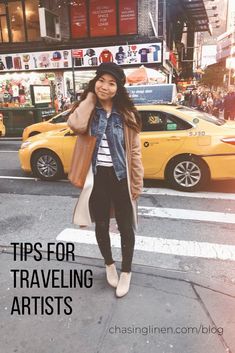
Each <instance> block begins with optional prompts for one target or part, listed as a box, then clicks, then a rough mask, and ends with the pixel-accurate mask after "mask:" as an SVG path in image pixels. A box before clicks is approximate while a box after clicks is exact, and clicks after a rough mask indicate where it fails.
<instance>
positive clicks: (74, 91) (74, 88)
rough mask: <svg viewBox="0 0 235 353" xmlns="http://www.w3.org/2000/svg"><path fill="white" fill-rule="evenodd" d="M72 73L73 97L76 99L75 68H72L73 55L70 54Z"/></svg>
mask: <svg viewBox="0 0 235 353" xmlns="http://www.w3.org/2000/svg"><path fill="white" fill-rule="evenodd" d="M72 75H73V97H74V101H75V100H76V87H75V70H74V57H73V55H72Z"/></svg>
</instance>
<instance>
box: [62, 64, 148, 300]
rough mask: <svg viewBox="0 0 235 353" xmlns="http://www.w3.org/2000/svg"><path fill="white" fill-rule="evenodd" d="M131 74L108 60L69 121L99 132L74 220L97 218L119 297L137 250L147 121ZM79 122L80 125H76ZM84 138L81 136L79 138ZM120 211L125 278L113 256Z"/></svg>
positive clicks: (109, 273)
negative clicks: (128, 84) (112, 229)
mask: <svg viewBox="0 0 235 353" xmlns="http://www.w3.org/2000/svg"><path fill="white" fill-rule="evenodd" d="M125 79H126V78H125V74H124V71H123V70H122V68H121V67H120V66H118V65H117V64H115V63H102V64H100V66H99V67H98V69H97V71H96V76H95V78H93V79H92V80H91V81H90V82H89V84H88V87H87V89H86V90H85V91H84V93H83V94H82V96H81V98H80V102H78V103H77V105H78V107H77V108H75V110H74V111H73V112H72V113H71V115H70V117H69V119H68V125H69V126H70V128H71V129H72V130H74V131H75V132H76V133H77V134H84V133H85V132H86V131H87V129H88V126H89V130H90V134H91V135H93V136H96V138H97V140H96V145H95V149H94V152H93V156H92V160H91V163H90V169H89V171H88V174H87V177H86V181H85V184H84V187H83V190H82V192H81V194H80V197H79V201H78V204H77V206H76V208H75V211H74V223H75V224H78V225H80V226H84V225H90V224H91V219H92V220H93V221H94V222H95V235H96V239H97V243H98V246H99V249H100V252H101V254H102V256H103V258H104V262H105V265H106V278H107V281H108V283H109V285H111V286H112V287H114V288H116V296H117V297H122V296H124V295H125V294H127V293H128V291H129V287H130V281H131V264H132V258H133V252H134V243H135V234H134V231H135V230H136V222H137V207H136V206H137V204H136V201H137V198H138V197H139V195H140V193H141V189H142V186H143V166H142V161H141V146H140V138H139V132H140V129H141V122H140V118H139V115H138V112H137V110H136V108H135V107H134V104H133V102H132V101H131V99H130V98H129V95H128V93H127V91H126V89H125V87H124V83H125ZM74 121H75V122H76V127H75V124H74ZM78 138H79V137H78ZM112 211H114V213H115V218H116V221H117V225H118V230H119V232H120V236H121V251H122V267H121V274H120V278H118V273H117V270H116V266H115V262H114V260H113V257H112V251H111V245H110V235H109V223H110V215H111V214H112V213H113V212H112Z"/></svg>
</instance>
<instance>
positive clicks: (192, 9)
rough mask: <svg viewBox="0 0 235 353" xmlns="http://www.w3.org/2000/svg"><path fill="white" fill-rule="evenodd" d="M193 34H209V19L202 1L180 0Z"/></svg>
mask: <svg viewBox="0 0 235 353" xmlns="http://www.w3.org/2000/svg"><path fill="white" fill-rule="evenodd" d="M182 3H183V6H184V8H185V12H186V14H187V16H188V18H189V19H190V23H191V24H192V25H193V28H194V31H195V32H210V33H211V30H210V25H209V18H208V15H207V12H206V8H205V5H204V2H203V0H182Z"/></svg>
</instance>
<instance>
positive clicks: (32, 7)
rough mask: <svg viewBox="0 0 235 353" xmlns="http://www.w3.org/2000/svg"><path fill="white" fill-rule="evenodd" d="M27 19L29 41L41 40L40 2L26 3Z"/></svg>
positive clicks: (28, 0) (29, 1) (30, 0)
mask: <svg viewBox="0 0 235 353" xmlns="http://www.w3.org/2000/svg"><path fill="white" fill-rule="evenodd" d="M25 17H26V26H27V34H28V41H37V40H41V37H40V28H39V15H38V1H32V0H26V1H25Z"/></svg>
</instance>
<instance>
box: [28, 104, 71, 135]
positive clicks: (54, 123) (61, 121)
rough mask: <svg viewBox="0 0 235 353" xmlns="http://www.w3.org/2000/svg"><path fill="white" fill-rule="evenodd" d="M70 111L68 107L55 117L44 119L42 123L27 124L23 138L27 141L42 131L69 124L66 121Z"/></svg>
mask: <svg viewBox="0 0 235 353" xmlns="http://www.w3.org/2000/svg"><path fill="white" fill-rule="evenodd" d="M69 113H70V109H67V110H65V111H63V112H62V113H59V114H57V115H55V116H54V117H53V118H51V119H49V120H47V121H42V122H40V123H36V124H32V125H29V126H27V127H26V128H25V129H24V131H23V135H22V140H23V141H25V140H27V139H28V138H29V137H32V136H35V135H38V134H40V133H42V132H47V131H51V130H56V129H61V128H63V127H66V126H67V125H66V121H67V119H68V116H69Z"/></svg>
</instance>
